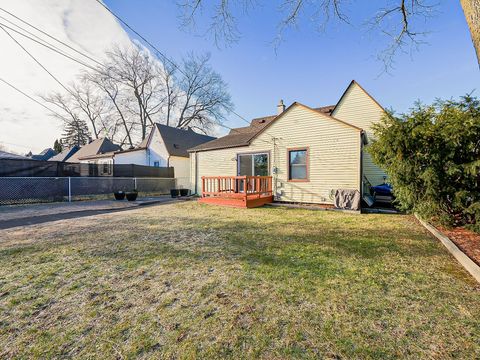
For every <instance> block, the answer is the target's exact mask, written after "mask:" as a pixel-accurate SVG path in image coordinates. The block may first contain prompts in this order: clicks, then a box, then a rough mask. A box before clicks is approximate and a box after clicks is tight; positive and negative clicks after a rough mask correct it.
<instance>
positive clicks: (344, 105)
mask: <svg viewBox="0 0 480 360" xmlns="http://www.w3.org/2000/svg"><path fill="white" fill-rule="evenodd" d="M383 115H384V110H383V109H382V108H381V107H380V105H378V104H377V103H376V102H375V101H374V100H373V99H372V98H371V97H370V96H369V95H368V94H367V93H366V92H365V91H364V90H363V89H362V88H361V87H360V86H359V85H358V84H357V83H353V84H352V85H351V86H350V87H349V88H348V90H347V91H346V92H345V94H344V96H343V97H342V99H341V101H340V103H339V104H338V105H337V108H336V109H335V111H334V112H333V113H332V116H333V117H335V118H337V119H340V120H343V121H346V122H348V123H350V124H352V125H355V126H358V127H360V128H362V129H363V130H365V132H366V133H367V138H368V139H369V141H371V140H372V139H373V131H372V125H373V124H375V123H378V122H379V121H380V120H381V119H382V117H383ZM367 147H368V145H367V146H366V147H365V149H364V153H363V173H364V175H365V176H366V178H367V179H368V181H369V182H370V183H371V184H372V185H378V184H382V183H383V177H384V176H385V175H386V174H385V172H384V171H383V170H382V169H380V168H379V167H378V166H377V165H375V164H374V162H373V160H372V158H371V156H370V154H369V153H368V152H367V151H366V148H367Z"/></svg>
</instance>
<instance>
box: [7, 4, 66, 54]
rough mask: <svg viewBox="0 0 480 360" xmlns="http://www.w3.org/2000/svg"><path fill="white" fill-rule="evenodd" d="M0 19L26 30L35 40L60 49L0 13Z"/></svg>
mask: <svg viewBox="0 0 480 360" xmlns="http://www.w3.org/2000/svg"><path fill="white" fill-rule="evenodd" d="M0 10H2V8H0ZM0 19H2V20H3V21H6V22H8V23H9V24H10V25H11V26H15V27H17V28H19V29H20V30H22V31H24V32H26V33H27V34H28V35H30V36H32V37H34V38H36V39H37V40H39V41H42V42H43V43H45V44H48V45H50V46H52V47H54V48H55V49H57V50H58V51H61V49H60V48H58V47H57V46H55V45H53V44H51V43H49V42H48V41H45V40H44V39H42V38H41V37H39V36H38V35H35V34H34V33H32V32H31V31H28V30H26V29H24V28H22V27H21V26H20V25H18V24H15V23H14V22H13V21H11V20H9V19H7V18H6V17H4V16H1V15H0ZM2 25H4V26H7V25H5V24H2Z"/></svg>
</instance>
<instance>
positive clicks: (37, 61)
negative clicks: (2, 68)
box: [0, 25, 73, 95]
mask: <svg viewBox="0 0 480 360" xmlns="http://www.w3.org/2000/svg"><path fill="white" fill-rule="evenodd" d="M0 28H1V29H2V30H3V31H5V33H6V34H7V35H8V36H9V37H10V38H11V39H12V40H13V41H15V43H16V44H17V45H18V46H20V47H21V48H22V50H23V51H25V52H26V53H27V54H28V56H30V57H31V58H32V59H33V60H34V61H35V62H36V63H37V64H38V66H40V67H41V68H42V69H43V70H45V72H46V73H47V74H48V75H50V77H51V78H52V79H53V80H55V81H56V82H57V83H58V84H60V86H61V87H63V88H64V89H65V91H67V92H68V93H70V94H72V92H71V91H70V89H69V88H67V87H66V86H65V85H64V84H63V83H62V82H61V81H60V80H59V79H58V78H57V77H56V76H55V75H53V74H52V73H51V72H50V71H49V70H48V69H47V68H46V67H45V66H44V65H43V64H42V63H41V62H40V61H39V60H38V59H37V58H36V57H35V56H33V55H32V53H31V52H29V51H28V50H27V49H26V48H25V47H24V46H23V45H22V44H20V43H19V42H18V41H17V39H15V38H14V37H13V36H12V35H11V34H10V33H9V32H8V31H7V30H6V29H5V28H4V27H3V26H2V25H0ZM72 95H73V94H72Z"/></svg>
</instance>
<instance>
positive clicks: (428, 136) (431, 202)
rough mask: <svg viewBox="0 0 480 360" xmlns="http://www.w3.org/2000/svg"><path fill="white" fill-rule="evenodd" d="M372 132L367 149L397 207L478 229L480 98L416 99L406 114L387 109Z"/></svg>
mask: <svg viewBox="0 0 480 360" xmlns="http://www.w3.org/2000/svg"><path fill="white" fill-rule="evenodd" d="M374 132H375V137H376V140H374V141H373V142H372V145H371V146H369V151H370V153H371V155H372V157H373V159H374V161H375V162H376V163H377V164H378V165H379V166H381V167H382V168H383V169H385V171H386V172H387V174H388V176H389V181H390V183H391V184H392V186H393V189H394V193H395V196H396V198H397V204H398V205H399V207H400V208H401V209H403V210H407V211H414V212H417V213H419V214H420V215H421V216H423V217H426V218H430V219H431V220H434V221H438V222H440V223H442V224H443V225H450V226H460V225H467V226H469V227H470V228H472V229H474V230H476V231H479V232H480V220H478V223H477V219H480V102H479V101H478V99H476V98H475V97H471V96H465V97H462V98H461V99H460V100H459V101H441V100H437V101H436V102H435V103H434V104H432V105H428V106H427V105H422V104H420V103H418V104H416V105H415V107H414V108H413V109H411V110H410V112H409V113H407V114H402V115H400V116H395V115H394V114H392V113H388V114H387V115H386V116H385V117H384V119H383V121H382V122H381V123H380V124H377V125H376V126H375V127H374Z"/></svg>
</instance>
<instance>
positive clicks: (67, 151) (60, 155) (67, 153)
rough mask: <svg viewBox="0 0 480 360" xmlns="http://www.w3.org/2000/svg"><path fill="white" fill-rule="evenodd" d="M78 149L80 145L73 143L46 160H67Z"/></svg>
mask: <svg viewBox="0 0 480 360" xmlns="http://www.w3.org/2000/svg"><path fill="white" fill-rule="evenodd" d="M79 149H80V146H77V145H74V146H72V147H70V148H67V149H65V150H63V151H62V152H60V153H58V154H57V155H55V156H52V157H51V158H50V159H48V161H61V162H64V161H67V160H68V159H70V158H71V157H72V156H73V154H75V153H76V152H77V151H78V150H79Z"/></svg>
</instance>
